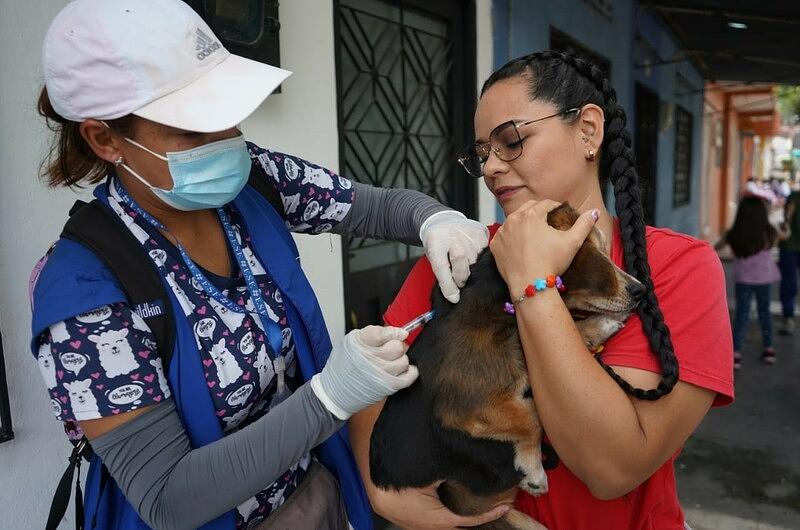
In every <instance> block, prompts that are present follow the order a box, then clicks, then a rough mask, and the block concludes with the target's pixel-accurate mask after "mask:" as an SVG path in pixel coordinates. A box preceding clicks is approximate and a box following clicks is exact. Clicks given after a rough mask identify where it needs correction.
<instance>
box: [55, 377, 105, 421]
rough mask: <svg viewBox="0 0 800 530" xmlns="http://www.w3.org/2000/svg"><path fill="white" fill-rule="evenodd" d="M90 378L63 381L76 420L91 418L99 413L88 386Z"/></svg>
mask: <svg viewBox="0 0 800 530" xmlns="http://www.w3.org/2000/svg"><path fill="white" fill-rule="evenodd" d="M91 383H92V380H91V379H84V380H82V381H73V382H72V383H64V388H66V389H67V390H68V391H69V402H70V405H71V406H72V413H73V414H74V415H75V419H76V420H91V419H94V418H97V417H98V416H99V415H100V409H99V408H98V406H97V399H96V398H95V397H94V394H93V393H92V390H91V389H90V388H89V385H91Z"/></svg>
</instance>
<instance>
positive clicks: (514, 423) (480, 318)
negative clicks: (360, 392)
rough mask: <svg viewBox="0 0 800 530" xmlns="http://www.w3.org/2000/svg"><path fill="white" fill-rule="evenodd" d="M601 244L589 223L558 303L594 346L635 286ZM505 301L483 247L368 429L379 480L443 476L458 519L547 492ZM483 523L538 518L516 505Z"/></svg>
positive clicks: (571, 214) (622, 313)
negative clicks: (404, 382) (519, 491)
mask: <svg viewBox="0 0 800 530" xmlns="http://www.w3.org/2000/svg"><path fill="white" fill-rule="evenodd" d="M575 219H577V213H576V212H575V211H574V210H572V209H571V208H570V207H569V206H567V205H564V206H562V207H559V208H557V209H556V210H554V211H553V212H551V213H550V215H549V216H548V222H549V224H550V225H551V226H554V227H555V228H558V229H562V230H564V229H567V228H569V227H570V226H572V224H573V223H574V222H575ZM604 246H605V243H604V242H603V241H602V236H601V235H600V232H599V231H597V230H595V231H593V233H592V235H591V236H590V237H589V239H587V241H586V243H584V245H583V246H582V247H581V249H580V250H579V252H578V254H577V255H576V256H575V259H574V260H573V262H572V264H571V265H570V267H569V269H568V270H567V271H566V272H565V274H564V275H563V279H564V283H565V284H566V286H567V290H566V292H565V293H564V294H563V298H564V301H565V303H566V305H567V308H568V309H569V310H570V311H571V312H572V314H573V316H574V318H575V319H576V324H577V326H578V328H579V331H580V332H581V335H582V336H583V338H584V340H585V341H586V343H587V345H588V346H590V347H592V346H594V345H599V344H601V343H602V342H604V341H605V340H606V339H607V338H608V337H610V336H611V335H613V334H614V333H616V332H617V331H618V330H619V329H620V328H621V327H622V324H623V322H624V321H625V319H626V318H627V317H628V315H629V314H630V312H631V311H632V310H633V309H634V307H635V305H636V301H637V299H638V297H639V296H640V295H641V291H642V288H641V285H640V284H639V282H637V281H636V280H635V279H634V278H633V277H631V276H629V275H627V274H626V273H625V272H623V271H622V270H621V269H619V268H617V267H616V266H614V264H613V263H612V262H611V261H610V260H609V258H608V257H607V256H606V255H605V253H604V252H603V251H602V249H603V247H604ZM509 299H510V298H509V292H508V288H507V286H506V284H505V282H504V281H503V279H502V278H501V276H500V274H499V272H498V271H497V267H496V265H495V262H494V258H493V257H492V254H491V252H489V250H488V249H487V250H485V251H484V252H483V253H482V254H481V256H479V258H478V261H477V262H476V263H475V264H474V265H473V266H472V268H471V275H470V278H469V281H468V282H467V284H466V285H465V286H464V288H463V289H462V290H461V301H460V302H459V303H458V304H455V305H453V304H451V303H449V302H448V301H447V300H445V298H444V297H443V296H442V294H441V293H440V291H439V289H434V292H433V295H432V303H433V309H435V310H436V312H437V316H436V318H435V319H434V320H433V321H431V322H430V323H429V324H427V326H426V327H425V329H424V330H423V331H422V332H421V333H420V335H419V337H417V339H416V341H415V342H414V344H413V346H412V347H411V348H410V349H409V352H408V355H409V358H410V360H411V362H412V363H413V364H416V365H417V367H418V368H419V372H420V377H419V380H418V381H417V382H416V383H415V384H414V385H412V386H411V387H410V388H407V389H405V390H401V391H400V392H398V393H397V394H395V395H394V396H392V397H390V398H389V399H388V400H387V402H386V405H385V407H384V409H383V411H382V413H381V415H380V417H379V418H378V421H377V423H376V424H375V428H374V431H373V434H372V439H371V444H370V469H371V475H372V480H373V482H374V483H375V484H376V485H378V486H379V487H382V488H387V489H388V488H394V489H402V488H408V487H423V486H428V485H430V484H432V483H434V482H436V481H439V480H444V481H445V482H444V483H443V484H442V485H441V486H440V487H439V495H440V497H441V500H442V502H443V503H444V504H445V506H447V507H448V508H450V509H451V510H452V511H454V512H456V513H459V514H464V515H472V514H479V513H483V512H486V511H488V510H489V509H490V508H491V507H492V506H494V505H495V503H496V502H497V501H498V499H500V498H503V497H507V496H508V495H509V494H510V493H511V492H512V490H514V489H515V488H517V487H521V488H523V489H525V490H526V491H528V492H530V493H531V494H534V495H537V494H542V493H545V492H546V491H547V478H546V475H545V473H544V469H543V467H542V461H541V450H540V441H541V434H542V430H541V426H540V424H539V420H538V416H537V414H536V409H535V406H534V400H533V396H532V393H531V387H530V382H529V379H528V372H527V368H526V364H525V358H524V354H523V351H522V347H521V345H520V340H519V335H518V333H517V326H516V318H515V317H514V316H511V315H508V314H506V313H504V312H503V310H502V307H503V304H504V303H505V302H507V301H508V300H509ZM524 303H535V300H530V301H526V302H524ZM586 355H589V352H588V350H587V353H586ZM480 528H482V529H492V530H504V529H537V528H542V526H541V525H539V524H538V523H535V522H534V521H533V520H532V519H530V518H529V517H527V516H525V515H524V514H521V513H520V512H517V511H516V510H511V512H509V513H508V514H507V515H506V516H504V517H503V518H501V519H500V520H498V521H496V522H493V523H489V524H486V525H482V526H481V527H480Z"/></svg>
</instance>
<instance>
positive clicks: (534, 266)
mask: <svg viewBox="0 0 800 530" xmlns="http://www.w3.org/2000/svg"><path fill="white" fill-rule="evenodd" d="M558 206H560V203H557V202H555V201H551V200H542V201H528V202H526V203H525V204H523V205H522V206H520V207H519V209H518V210H516V211H515V212H514V213H512V214H511V215H509V216H508V218H506V220H505V222H504V223H503V226H501V227H500V229H499V230H498V231H497V234H495V236H494V238H493V239H492V241H491V243H490V244H489V247H490V249H491V251H492V254H493V255H494V258H495V262H496V263H497V268H498V270H499V271H500V275H501V276H502V277H503V279H504V280H505V281H506V284H508V286H509V289H510V292H511V296H512V297H515V298H516V297H517V296H519V294H520V293H521V292H522V289H523V288H524V287H525V286H526V285H528V284H529V283H531V282H532V281H533V280H535V279H537V278H545V277H547V276H548V275H551V274H556V275H558V274H562V273H563V272H564V271H565V270H567V268H568V267H569V264H570V263H572V259H573V258H574V257H575V254H577V252H578V250H579V249H580V248H581V245H583V242H584V241H585V240H586V238H587V237H588V236H589V234H590V233H591V231H592V228H593V227H594V225H595V223H596V222H597V219H598V218H599V215H600V214H599V212H598V211H597V210H589V211H587V212H584V213H583V214H581V216H580V217H579V218H578V219H577V220H576V221H575V224H574V225H573V226H572V228H570V229H569V230H558V229H556V228H553V227H552V226H550V225H549V224H548V223H547V214H548V213H549V212H550V211H551V210H553V209H555V208H557V207H558Z"/></svg>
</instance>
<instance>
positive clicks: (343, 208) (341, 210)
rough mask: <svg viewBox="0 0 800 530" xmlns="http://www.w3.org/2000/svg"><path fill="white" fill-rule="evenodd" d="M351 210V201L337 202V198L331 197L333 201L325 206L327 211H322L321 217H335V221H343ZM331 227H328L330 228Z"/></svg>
mask: <svg viewBox="0 0 800 530" xmlns="http://www.w3.org/2000/svg"><path fill="white" fill-rule="evenodd" d="M349 211H350V203H349V202H336V201H335V200H333V199H331V202H330V203H328V207H327V208H325V211H324V212H322V215H321V216H320V219H323V220H324V219H333V220H334V221H341V220H342V219H344V218H345V216H346V215H347V212H349ZM330 228H331V227H328V230H330Z"/></svg>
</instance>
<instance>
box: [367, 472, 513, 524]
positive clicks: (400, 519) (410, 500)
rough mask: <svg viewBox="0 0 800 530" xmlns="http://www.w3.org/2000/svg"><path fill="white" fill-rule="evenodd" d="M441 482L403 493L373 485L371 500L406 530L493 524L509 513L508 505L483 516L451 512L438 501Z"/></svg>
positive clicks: (403, 491) (390, 519) (383, 515)
mask: <svg viewBox="0 0 800 530" xmlns="http://www.w3.org/2000/svg"><path fill="white" fill-rule="evenodd" d="M439 484H441V482H437V483H435V484H432V485H431V486H428V487H425V488H407V489H403V490H400V491H392V490H383V489H380V488H378V487H375V486H372V487H371V488H370V489H371V492H370V495H369V497H370V501H371V502H372V506H373V508H374V509H375V511H376V512H377V513H378V514H379V515H381V516H382V517H383V518H385V519H387V520H388V521H390V522H392V523H394V524H395V525H397V526H399V527H400V528H403V529H404V530H452V529H455V528H465V527H466V528H469V527H473V526H480V525H482V524H486V523H490V522H492V521H494V520H497V519H499V518H500V517H502V516H504V515H505V514H506V513H508V510H509V509H510V505H511V503H512V502H513V501H514V499H513V498H509V499H507V502H508V504H500V505H498V506H496V507H494V508H493V509H492V510H491V511H489V512H486V513H484V514H481V515H473V516H462V515H457V514H455V513H453V512H451V511H450V510H448V509H447V508H446V507H445V506H444V505H443V504H442V502H441V501H440V500H439V495H438V494H437V488H438V487H439Z"/></svg>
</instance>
